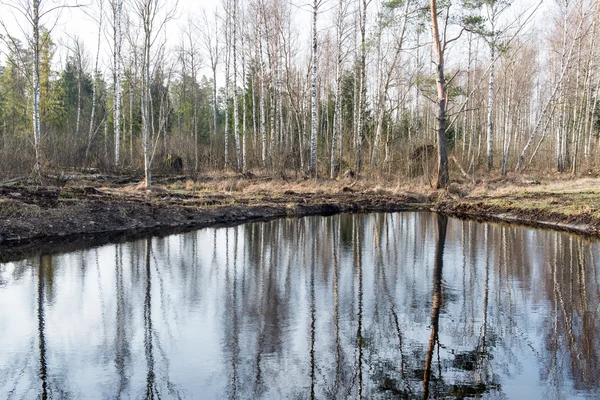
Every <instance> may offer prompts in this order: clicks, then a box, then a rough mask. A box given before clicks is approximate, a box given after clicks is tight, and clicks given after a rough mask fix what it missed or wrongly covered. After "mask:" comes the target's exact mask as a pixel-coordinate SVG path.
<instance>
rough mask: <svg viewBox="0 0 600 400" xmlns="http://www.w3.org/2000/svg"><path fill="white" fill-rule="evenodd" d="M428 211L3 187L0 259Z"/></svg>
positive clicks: (288, 199)
mask: <svg viewBox="0 0 600 400" xmlns="http://www.w3.org/2000/svg"><path fill="white" fill-rule="evenodd" d="M425 208H427V205H426V203H425V202H423V199H422V198H421V197H415V196H411V195H408V194H404V195H397V194H392V193H389V192H387V191H383V190H380V191H360V192H358V191H355V190H353V189H350V188H345V189H344V188H342V189H341V190H338V191H337V192H332V191H330V192H324V191H319V190H316V191H304V190H303V191H302V192H298V191H294V190H289V189H287V190H281V191H273V190H269V191H251V192H226V191H225V192H207V191H205V190H202V191H197V190H193V189H192V190H185V189H167V188H164V187H160V188H153V189H152V190H144V189H137V188H135V187H91V186H74V187H62V188H53V187H44V188H41V187H40V188H34V187H26V186H0V259H7V258H14V257H18V256H19V255H21V254H25V253H27V252H29V251H31V250H33V249H36V250H37V249H42V251H44V249H48V250H49V249H52V248H65V249H66V248H75V247H78V246H81V245H85V244H102V243H106V242H114V241H120V240H127V239H132V238H136V237H141V236H145V235H148V234H171V233H177V232H182V231H186V230H192V229H200V228H203V227H207V226H226V225H233V224H238V223H243V222H249V221H257V220H267V219H272V218H280V217H291V216H293V217H297V216H307V215H328V214H336V213H341V212H383V211H403V210H418V209H425ZM65 246H66V247H65Z"/></svg>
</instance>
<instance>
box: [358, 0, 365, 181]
mask: <svg viewBox="0 0 600 400" xmlns="http://www.w3.org/2000/svg"><path fill="white" fill-rule="evenodd" d="M366 24H367V1H366V0H362V7H361V14H360V78H359V85H358V86H359V88H358V127H357V130H356V174H357V175H358V174H360V170H361V167H362V142H363V135H364V129H365V127H364V125H365V94H366V88H365V74H366V45H367V44H366Z"/></svg>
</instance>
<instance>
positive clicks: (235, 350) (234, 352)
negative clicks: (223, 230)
mask: <svg viewBox="0 0 600 400" xmlns="http://www.w3.org/2000/svg"><path fill="white" fill-rule="evenodd" d="M238 228H239V227H236V228H234V234H233V273H232V275H233V279H232V281H233V284H232V289H231V291H232V298H233V304H232V309H231V315H232V332H231V335H233V337H232V340H231V370H232V376H231V390H232V392H231V398H232V399H236V398H237V386H238V376H237V361H238V356H239V346H238V320H237V258H238ZM227 271H229V268H227Z"/></svg>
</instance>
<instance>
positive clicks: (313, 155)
mask: <svg viewBox="0 0 600 400" xmlns="http://www.w3.org/2000/svg"><path fill="white" fill-rule="evenodd" d="M318 7H319V4H318V0H314V3H313V20H312V23H313V25H312V28H313V32H312V91H311V99H312V112H311V115H312V119H311V131H310V132H311V133H310V175H311V176H312V177H316V176H317V11H318Z"/></svg>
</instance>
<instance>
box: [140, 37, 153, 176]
mask: <svg viewBox="0 0 600 400" xmlns="http://www.w3.org/2000/svg"><path fill="white" fill-rule="evenodd" d="M150 44H151V43H150V31H149V28H147V31H146V32H145V40H144V75H145V76H144V84H143V90H142V125H143V127H144V178H145V179H144V180H145V186H146V187H150V186H152V172H151V171H150Z"/></svg>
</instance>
